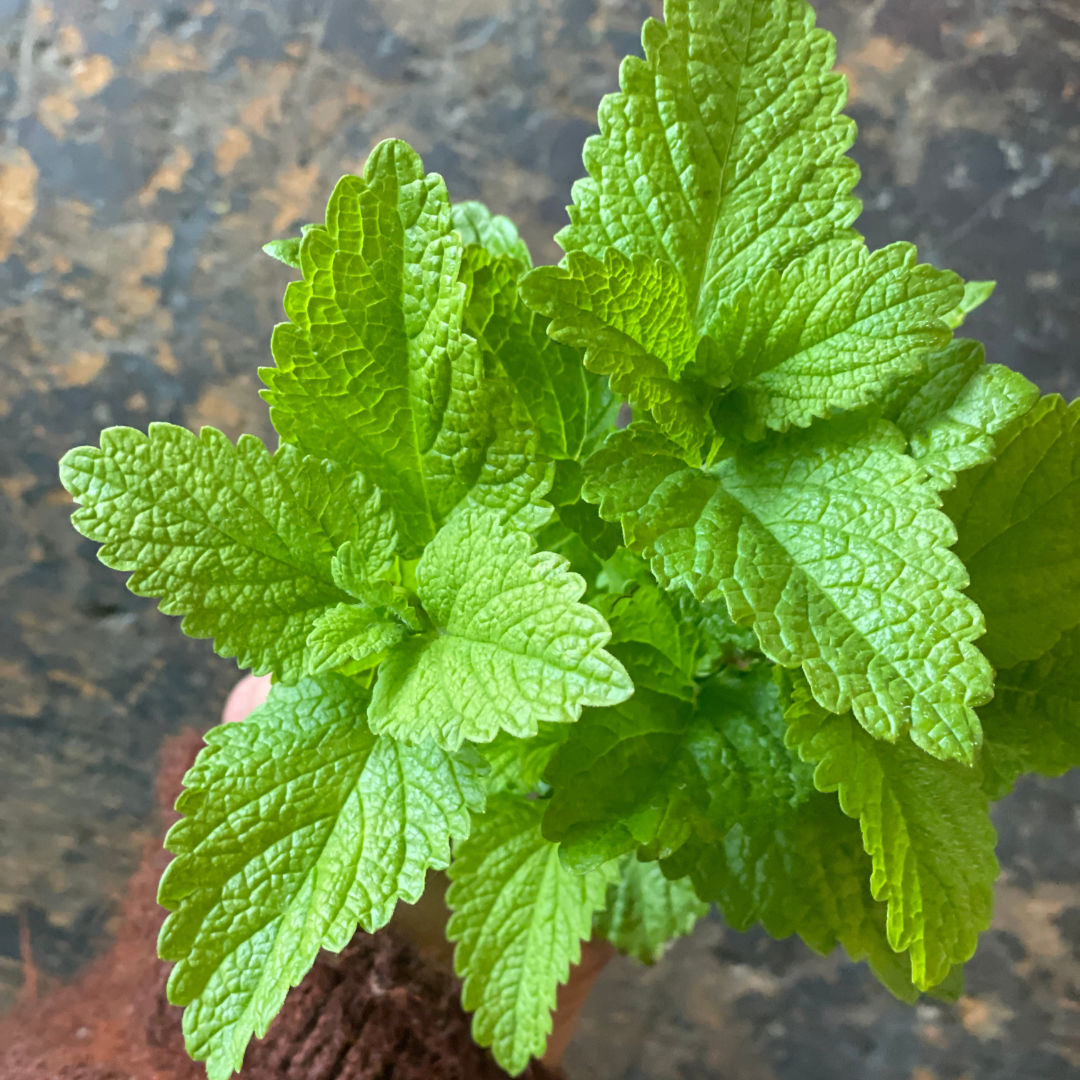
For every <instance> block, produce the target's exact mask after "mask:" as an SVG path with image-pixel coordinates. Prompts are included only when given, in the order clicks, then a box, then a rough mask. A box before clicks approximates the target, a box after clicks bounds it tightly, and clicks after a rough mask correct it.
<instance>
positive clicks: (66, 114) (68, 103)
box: [37, 93, 79, 139]
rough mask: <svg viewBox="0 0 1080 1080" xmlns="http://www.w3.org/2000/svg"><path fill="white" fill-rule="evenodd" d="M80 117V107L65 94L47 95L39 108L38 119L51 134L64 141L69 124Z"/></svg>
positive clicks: (39, 104)
mask: <svg viewBox="0 0 1080 1080" xmlns="http://www.w3.org/2000/svg"><path fill="white" fill-rule="evenodd" d="M78 115H79V107H78V106H77V105H76V104H75V102H74V101H72V100H71V97H70V96H69V95H68V94H65V93H58V94H46V95H45V96H44V97H43V98H42V99H41V100H40V101H39V102H38V107H37V117H38V119H39V120H40V121H41V123H42V125H43V126H44V127H45V128H46V129H47V130H48V131H49V133H50V134H51V135H52V136H53V137H54V138H57V139H62V138H63V137H64V134H65V132H66V131H67V126H68V124H70V123H71V121H72V120H74V119H75V117H76V116H78Z"/></svg>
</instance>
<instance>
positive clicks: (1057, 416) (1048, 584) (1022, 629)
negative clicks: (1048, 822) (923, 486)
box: [945, 394, 1080, 668]
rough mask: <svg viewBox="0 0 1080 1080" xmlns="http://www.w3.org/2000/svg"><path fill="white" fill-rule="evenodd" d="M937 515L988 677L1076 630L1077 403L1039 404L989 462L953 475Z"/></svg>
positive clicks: (1079, 555) (1079, 550) (1079, 533)
mask: <svg viewBox="0 0 1080 1080" xmlns="http://www.w3.org/2000/svg"><path fill="white" fill-rule="evenodd" d="M945 510H946V511H947V512H948V514H949V516H950V517H951V518H952V519H953V521H955V522H956V526H957V531H958V532H959V534H960V539H959V541H958V542H957V545H956V552H957V554H958V555H959V556H960V557H961V558H962V559H963V560H964V563H965V565H966V566H967V568H968V571H969V573H970V574H971V587H970V588H969V589H968V595H969V596H971V598H972V599H973V600H975V602H976V603H978V605H979V606H980V607H981V608H982V610H983V612H984V614H985V615H986V622H987V634H986V637H985V638H983V640H982V641H980V642H979V644H980V647H981V648H982V649H983V651H984V652H985V653H986V655H987V656H988V657H989V658H990V660H991V661H992V662H993V664H994V666H995V667H998V668H1008V667H1012V666H1014V665H1015V664H1018V663H1019V662H1020V661H1022V660H1036V659H1038V658H1039V657H1040V656H1042V655H1043V654H1044V653H1045V652H1046V651H1047V650H1048V649H1050V648H1052V647H1053V645H1054V644H1055V642H1056V641H1057V640H1058V638H1059V637H1060V636H1061V634H1062V632H1063V631H1065V630H1068V629H1071V628H1072V627H1074V626H1076V625H1077V624H1078V623H1080V543H1078V542H1077V537H1080V401H1074V402H1073V403H1072V404H1071V405H1068V406H1067V405H1066V404H1065V402H1064V401H1063V400H1062V399H1061V398H1060V397H1058V396H1057V395H1056V394H1054V395H1050V396H1048V397H1045V398H1043V399H1042V400H1041V401H1040V402H1039V404H1038V405H1037V406H1036V407H1035V408H1033V409H1032V410H1031V411H1030V412H1028V413H1026V414H1025V415H1024V416H1023V417H1021V418H1020V419H1019V420H1018V421H1016V422H1015V423H1014V424H1013V425H1012V426H1011V427H1010V428H1008V429H1007V430H1006V431H1004V432H1002V434H1001V435H1000V436H999V438H998V446H997V460H996V461H994V462H993V463H992V464H989V465H982V466H979V467H978V468H975V469H971V470H969V471H968V472H966V473H963V474H962V475H961V477H960V478H959V481H958V483H957V486H956V488H955V489H954V490H953V491H951V492H949V494H948V495H947V497H946V500H945Z"/></svg>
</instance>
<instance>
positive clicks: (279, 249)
mask: <svg viewBox="0 0 1080 1080" xmlns="http://www.w3.org/2000/svg"><path fill="white" fill-rule="evenodd" d="M301 239H302V238H301V237H299V236H290V237H289V238H288V239H287V240H271V241H270V242H269V243H268V244H263V246H262V249H263V251H265V252H266V254H267V255H269V256H270V258H272V259H277V261H278V262H283V263H284V264H285V265H286V266H291V267H292V268H293V269H294V270H299V269H300V241H301Z"/></svg>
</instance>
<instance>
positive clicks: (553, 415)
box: [466, 249, 619, 459]
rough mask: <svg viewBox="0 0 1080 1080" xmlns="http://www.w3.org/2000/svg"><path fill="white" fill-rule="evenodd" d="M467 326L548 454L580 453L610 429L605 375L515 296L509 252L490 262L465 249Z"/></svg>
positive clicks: (613, 407) (614, 406)
mask: <svg viewBox="0 0 1080 1080" xmlns="http://www.w3.org/2000/svg"><path fill="white" fill-rule="evenodd" d="M466 264H467V267H466V271H467V272H466V277H467V280H468V281H469V285H470V292H469V305H468V308H467V311H466V320H467V321H466V325H467V327H468V329H469V332H470V333H472V334H473V335H474V336H475V337H476V339H477V341H478V342H479V343H480V348H481V350H482V351H483V352H484V354H485V357H487V358H489V359H488V364H489V367H497V368H498V369H500V370H501V371H502V372H503V374H504V375H505V377H506V378H507V380H508V381H509V383H510V384H511V385H512V386H513V388H514V391H515V393H516V394H517V397H518V399H519V400H520V401H521V403H522V405H523V406H524V408H525V409H526V411H527V412H528V415H529V419H530V422H531V424H532V425H533V426H534V427H535V429H536V431H537V432H538V439H539V442H538V446H539V449H540V451H541V452H542V453H545V454H547V455H548V456H550V457H553V458H556V459H560V458H573V459H576V458H580V457H582V456H586V455H588V454H589V453H591V452H592V451H593V450H594V449H596V447H597V446H599V445H600V443H601V442H603V440H604V438H605V437H606V436H607V434H608V432H609V431H613V430H614V428H615V417H616V414H617V413H618V409H619V401H618V398H617V397H616V396H615V395H614V394H613V393H612V392H611V389H610V387H609V386H608V383H607V380H606V379H605V378H603V377H602V376H600V375H597V374H594V373H593V372H591V371H589V370H588V369H586V368H584V367H583V366H582V363H581V352H580V350H578V349H574V348H571V347H570V346H568V345H563V344H560V343H559V342H557V341H556V340H555V339H554V338H552V337H549V336H548V320H547V319H545V318H543V317H542V316H541V315H537V314H536V313H535V312H533V311H532V310H531V309H530V308H528V307H527V306H526V305H525V303H524V301H523V299H522V297H521V295H519V286H518V277H519V274H520V267H519V266H518V264H517V263H515V262H514V261H513V260H512V259H511V258H509V257H508V256H503V257H502V258H499V259H495V260H492V259H491V258H490V256H489V255H487V254H486V253H484V252H477V251H476V249H468V250H467V252H466Z"/></svg>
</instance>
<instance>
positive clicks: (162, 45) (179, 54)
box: [139, 37, 206, 75]
mask: <svg viewBox="0 0 1080 1080" xmlns="http://www.w3.org/2000/svg"><path fill="white" fill-rule="evenodd" d="M139 67H140V68H141V69H142V70H143V71H144V72H146V74H147V75H159V74H161V73H163V72H166V71H203V70H204V69H205V67H206V62H205V61H204V60H203V58H202V56H201V55H200V53H199V50H198V49H197V48H195V46H194V45H193V44H192V43H191V42H190V41H174V40H173V39H172V38H167V37H159V38H154V40H153V41H151V42H150V47H149V48H148V49H147V50H146V55H145V56H143V58H142V61H141V62H140V64H139Z"/></svg>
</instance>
